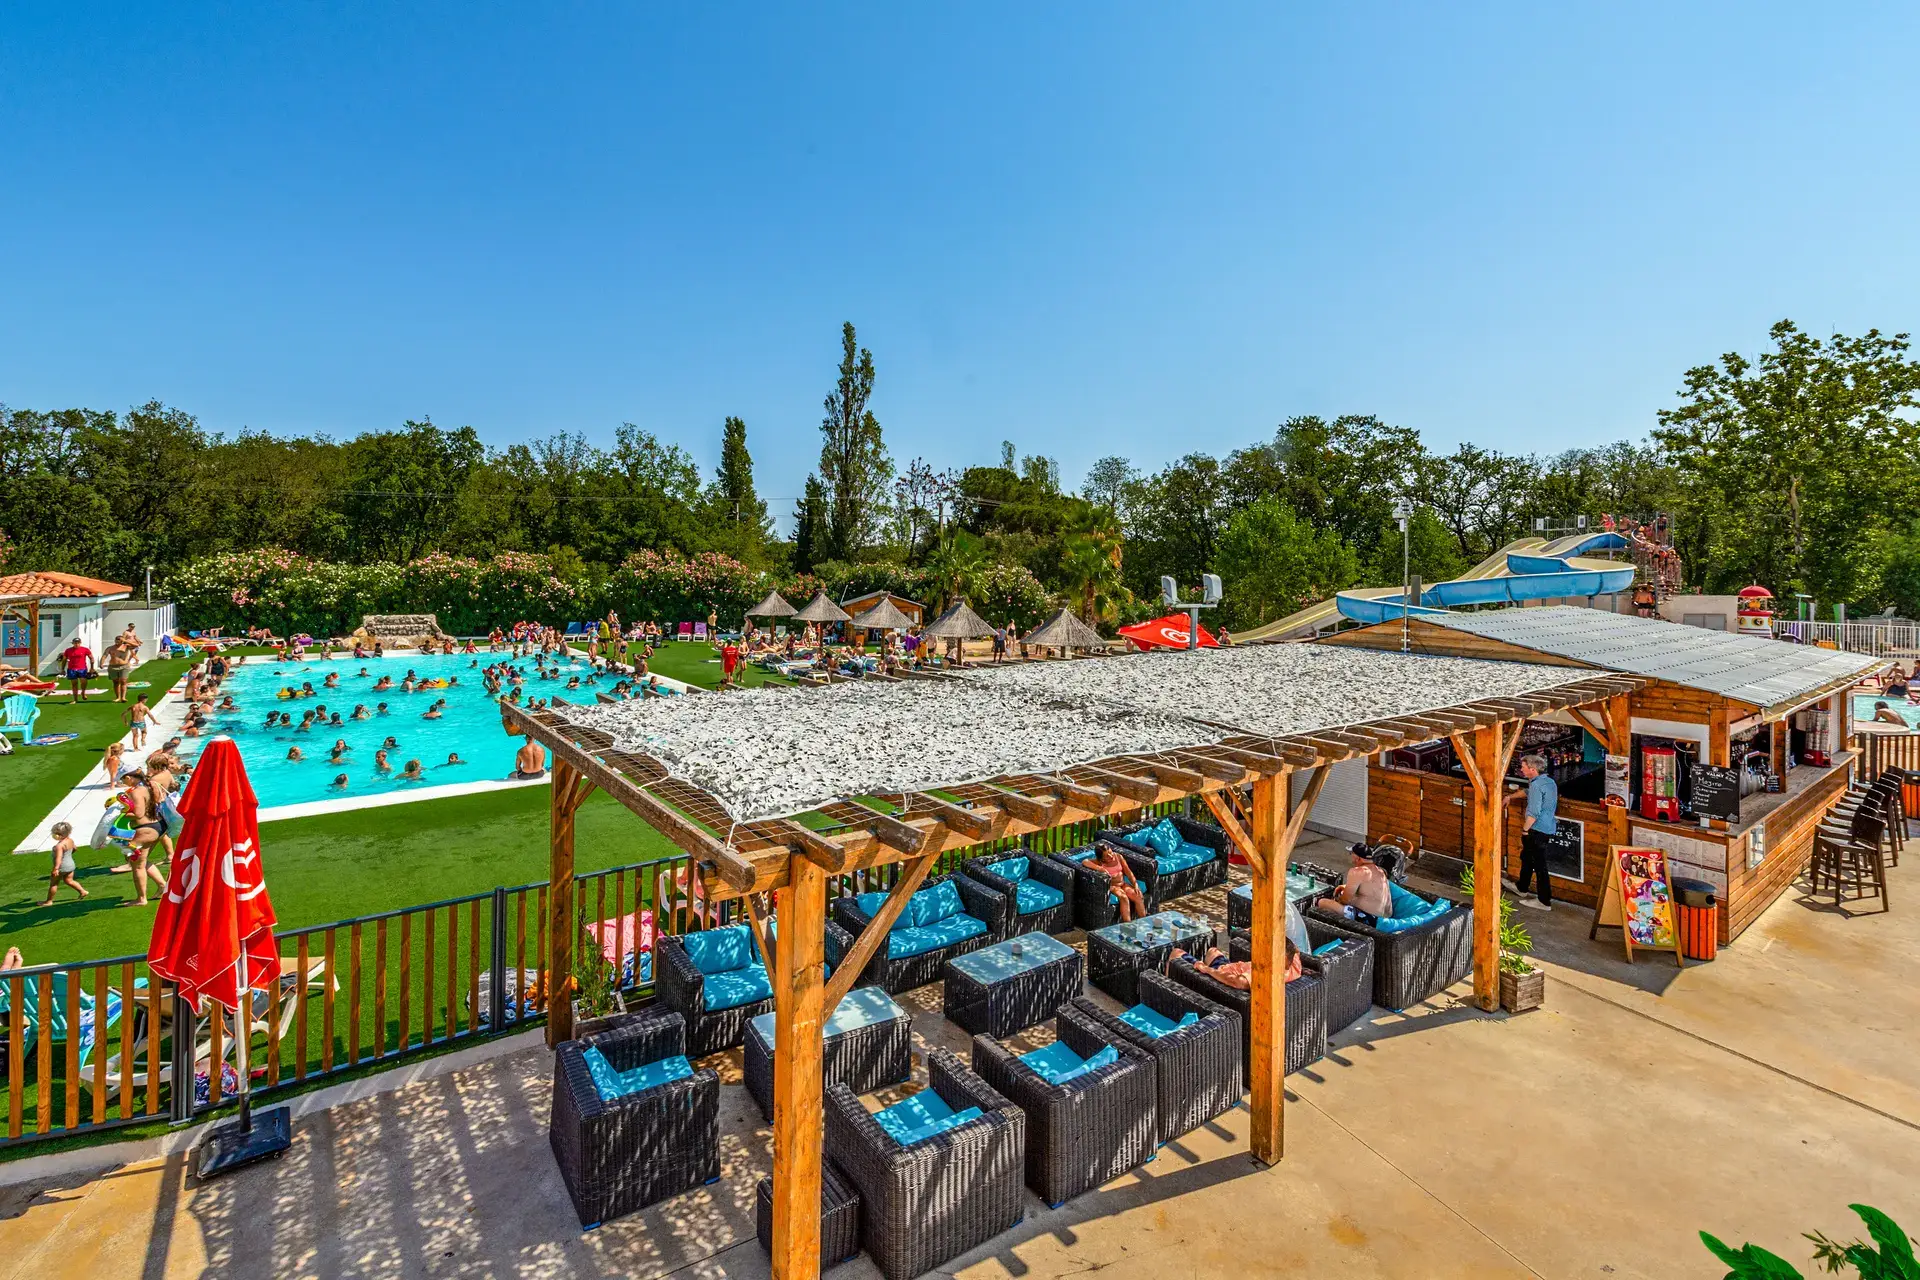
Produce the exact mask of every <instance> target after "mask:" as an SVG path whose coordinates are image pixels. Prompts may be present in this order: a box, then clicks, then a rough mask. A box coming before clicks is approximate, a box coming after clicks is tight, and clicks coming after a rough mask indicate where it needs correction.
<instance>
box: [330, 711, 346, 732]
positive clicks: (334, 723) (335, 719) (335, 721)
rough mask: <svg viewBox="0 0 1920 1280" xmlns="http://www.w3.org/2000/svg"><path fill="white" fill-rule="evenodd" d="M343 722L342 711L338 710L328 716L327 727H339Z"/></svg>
mask: <svg viewBox="0 0 1920 1280" xmlns="http://www.w3.org/2000/svg"><path fill="white" fill-rule="evenodd" d="M342 723H344V722H343V721H342V720H341V719H340V713H339V712H338V711H336V712H334V713H333V714H332V715H330V716H328V717H327V727H328V728H329V729H338V728H339V727H340V726H341V724H342Z"/></svg>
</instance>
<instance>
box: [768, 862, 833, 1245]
mask: <svg viewBox="0 0 1920 1280" xmlns="http://www.w3.org/2000/svg"><path fill="white" fill-rule="evenodd" d="M826 889H827V873H826V872H825V871H823V870H821V869H820V867H819V866H818V865H817V864H815V863H814V862H813V861H812V860H811V859H809V858H804V857H794V858H793V859H792V860H791V863H790V865H789V866H788V868H787V887H786V888H784V889H782V890H781V891H780V922H781V927H782V928H783V929H785V931H786V936H785V937H783V938H781V940H780V947H779V949H778V951H777V952H776V955H777V959H778V968H777V970H776V971H774V972H772V973H771V974H770V975H769V976H770V977H772V978H773V987H774V991H775V992H776V993H777V994H776V998H775V1003H776V1005H777V1006H778V1008H777V1011H776V1013H775V1015H774V1023H773V1025H774V1033H773V1035H774V1053H773V1250H772V1253H773V1274H774V1276H775V1277H776V1280H815V1277H817V1276H819V1274H820V1165H821V1154H820V1153H821V1148H822V1147H823V1146H824V1145H825V1144H824V1141H823V1138H824V1134H823V1127H822V1122H821V1105H820V1103H821V1089H822V1072H823V1068H822V1064H821V1029H822V1027H823V1025H824V1024H825V1022H826V1015H827V1010H828V1009H829V1008H832V1007H833V1006H830V1005H829V1004H828V1003H827V1001H826V992H825V990H824V986H825V974H826V959H827V956H826V919H827V893H826Z"/></svg>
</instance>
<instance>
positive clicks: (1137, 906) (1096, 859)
mask: <svg viewBox="0 0 1920 1280" xmlns="http://www.w3.org/2000/svg"><path fill="white" fill-rule="evenodd" d="M1081 865H1082V866H1085V867H1087V868H1089V869H1091V870H1094V871H1098V872H1099V873H1100V874H1101V875H1103V876H1105V877H1106V878H1107V884H1108V887H1109V888H1110V889H1111V890H1112V893H1113V897H1114V900H1115V901H1116V902H1117V903H1118V904H1119V908H1120V912H1119V914H1120V918H1121V919H1122V920H1131V919H1133V918H1134V917H1136V916H1143V915H1145V914H1147V900H1146V897H1145V895H1143V894H1142V893H1141V892H1140V882H1139V881H1138V880H1135V879H1134V878H1133V868H1132V867H1130V866H1128V865H1127V860H1126V859H1125V858H1123V857H1121V856H1120V851H1119V850H1117V849H1115V848H1114V847H1113V846H1112V845H1110V844H1108V843H1107V842H1106V841H1105V840H1102V841H1100V842H1099V843H1098V844H1096V845H1094V846H1093V856H1092V857H1091V858H1088V859H1087V860H1086V862H1084V863H1082V864H1081Z"/></svg>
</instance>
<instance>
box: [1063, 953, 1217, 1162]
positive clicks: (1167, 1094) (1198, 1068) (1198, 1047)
mask: <svg viewBox="0 0 1920 1280" xmlns="http://www.w3.org/2000/svg"><path fill="white" fill-rule="evenodd" d="M1140 1003H1142V1004H1144V1005H1146V1006H1147V1007H1148V1008H1149V1009H1152V1010H1153V1011H1154V1012H1155V1013H1158V1014H1160V1015H1161V1016H1162V1017H1164V1018H1167V1019H1169V1020H1171V1021H1173V1022H1178V1021H1180V1018H1181V1017H1182V1015H1184V1014H1186V1013H1188V1012H1192V1013H1195V1014H1198V1015H1199V1019H1200V1020H1199V1021H1198V1022H1196V1023H1194V1024H1193V1025H1191V1026H1186V1027H1181V1028H1179V1029H1178V1030H1175V1031H1170V1032H1168V1033H1167V1034H1166V1035H1163V1036H1160V1037H1158V1038H1155V1037H1153V1036H1150V1035H1148V1034H1147V1033H1146V1032H1144V1031H1140V1030H1138V1029H1136V1028H1134V1027H1132V1026H1129V1025H1128V1024H1126V1023H1124V1022H1122V1021H1120V1019H1119V1017H1118V1016H1116V1015H1114V1014H1111V1013H1108V1012H1107V1011H1106V1010H1105V1009H1103V1008H1101V1007H1100V1006H1099V1005H1097V1004H1095V1003H1093V1001H1091V1000H1089V999H1087V998H1086V997H1084V996H1083V997H1081V998H1080V999H1078V1000H1075V1001H1074V1002H1073V1003H1072V1004H1069V1005H1063V1006H1062V1007H1061V1009H1060V1020H1061V1021H1062V1022H1068V1021H1073V1022H1079V1023H1081V1024H1082V1025H1083V1027H1084V1028H1085V1029H1087V1030H1090V1031H1093V1032H1094V1033H1095V1034H1097V1035H1099V1036H1100V1038H1101V1039H1103V1040H1105V1041H1107V1042H1108V1043H1110V1044H1126V1045H1132V1046H1133V1047H1134V1048H1136V1049H1139V1050H1141V1051H1142V1052H1144V1053H1146V1054H1147V1055H1148V1056H1149V1057H1151V1058H1152V1059H1153V1061H1154V1071H1155V1088H1156V1090H1157V1093H1158V1111H1159V1115H1160V1141H1162V1142H1169V1141H1171V1140H1173V1139H1174V1138H1177V1137H1179V1136H1180V1135H1181V1134H1183V1133H1186V1132H1187V1131H1188V1130H1190V1129H1194V1128H1197V1127H1198V1126H1200V1125H1202V1124H1205V1123H1206V1122H1207V1121H1209V1120H1211V1119H1213V1118H1214V1117H1215V1116H1217V1115H1219V1114H1220V1113H1221V1112H1223V1111H1227V1110H1230V1109H1231V1108H1233V1107H1234V1106H1236V1105H1238V1104H1239V1101H1240V1098H1241V1096H1242V1095H1243V1094H1245V1093H1246V1085H1245V1081H1246V1071H1245V1069H1244V1068H1243V1066H1242V1064H1241V1049H1240V1015H1239V1014H1237V1013H1235V1012H1234V1011H1233V1010H1231V1009H1229V1008H1226V1007H1225V1006H1223V1005H1218V1004H1215V1003H1214V1002H1213V1001H1211V1000H1209V999H1207V998H1206V997H1205V996H1202V995H1200V994H1198V993H1197V992H1194V991H1191V990H1189V989H1188V988H1186V987H1183V986H1181V985H1180V984H1179V983H1177V982H1175V981H1173V980H1172V979H1170V978H1164V977H1162V976H1161V975H1159V974H1157V973H1153V972H1147V973H1143V974H1141V975H1140Z"/></svg>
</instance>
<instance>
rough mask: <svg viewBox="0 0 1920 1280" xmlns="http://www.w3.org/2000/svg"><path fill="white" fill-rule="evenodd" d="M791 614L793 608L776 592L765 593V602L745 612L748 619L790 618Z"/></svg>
mask: <svg viewBox="0 0 1920 1280" xmlns="http://www.w3.org/2000/svg"><path fill="white" fill-rule="evenodd" d="M793 614H794V609H793V606H792V605H790V604H788V603H787V602H786V600H785V599H783V598H782V597H781V595H780V593H779V592H778V591H769V592H767V598H766V599H765V600H762V601H761V602H760V603H759V604H757V605H755V606H753V608H751V609H749V610H747V616H748V617H749V618H791V617H792V616H793Z"/></svg>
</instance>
